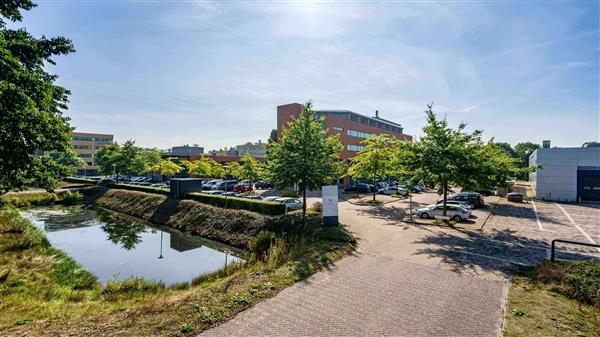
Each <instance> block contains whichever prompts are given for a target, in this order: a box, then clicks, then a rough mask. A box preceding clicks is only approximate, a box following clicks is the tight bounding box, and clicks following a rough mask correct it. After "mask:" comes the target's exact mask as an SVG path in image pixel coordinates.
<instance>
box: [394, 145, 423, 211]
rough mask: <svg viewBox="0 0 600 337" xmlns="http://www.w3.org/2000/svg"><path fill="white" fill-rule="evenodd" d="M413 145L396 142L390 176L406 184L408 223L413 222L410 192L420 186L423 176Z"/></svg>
mask: <svg viewBox="0 0 600 337" xmlns="http://www.w3.org/2000/svg"><path fill="white" fill-rule="evenodd" d="M417 154H418V152H417V149H416V145H415V143H412V142H397V144H396V146H395V147H394V155H393V156H392V164H391V165H392V169H391V174H392V175H393V176H394V177H396V178H398V179H400V180H403V181H405V182H406V186H405V187H406V188H407V189H408V197H409V212H410V213H409V214H410V221H413V202H412V192H413V188H414V187H415V186H416V185H417V184H422V183H424V181H423V180H422V179H423V177H424V176H425V174H424V173H423V171H422V168H421V166H420V162H419V157H418V155H417Z"/></svg>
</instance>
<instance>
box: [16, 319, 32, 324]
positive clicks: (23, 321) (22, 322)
mask: <svg viewBox="0 0 600 337" xmlns="http://www.w3.org/2000/svg"><path fill="white" fill-rule="evenodd" d="M30 321H31V320H29V319H18V320H16V321H15V324H16V325H25V324H27V323H29V322H30Z"/></svg>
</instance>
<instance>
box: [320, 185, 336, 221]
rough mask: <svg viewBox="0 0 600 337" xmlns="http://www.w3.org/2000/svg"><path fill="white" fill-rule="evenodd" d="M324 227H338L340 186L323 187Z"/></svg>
mask: <svg viewBox="0 0 600 337" xmlns="http://www.w3.org/2000/svg"><path fill="white" fill-rule="evenodd" d="M322 191H323V226H325V227H327V226H337V225H338V223H339V220H338V186H337V185H333V186H323V189H322Z"/></svg>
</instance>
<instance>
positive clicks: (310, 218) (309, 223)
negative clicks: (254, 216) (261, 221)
mask: <svg viewBox="0 0 600 337" xmlns="http://www.w3.org/2000/svg"><path fill="white" fill-rule="evenodd" d="M322 223H323V219H322V218H321V215H320V214H315V213H313V214H306V222H304V221H303V219H302V214H301V213H295V214H286V215H280V216H275V217H268V218H267V219H266V224H265V229H266V230H268V231H271V232H273V233H276V234H286V235H288V236H305V235H309V234H312V233H315V232H316V231H317V230H319V229H320V228H321V225H322Z"/></svg>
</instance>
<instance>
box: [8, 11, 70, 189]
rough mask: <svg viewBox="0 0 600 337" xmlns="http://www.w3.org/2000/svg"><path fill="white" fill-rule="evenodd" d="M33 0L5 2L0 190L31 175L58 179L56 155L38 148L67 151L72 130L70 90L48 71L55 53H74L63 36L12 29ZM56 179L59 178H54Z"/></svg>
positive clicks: (48, 182)
mask: <svg viewBox="0 0 600 337" xmlns="http://www.w3.org/2000/svg"><path fill="white" fill-rule="evenodd" d="M33 7H35V5H34V4H33V3H32V2H31V1H30V0H2V1H0V111H1V113H0V193H3V192H6V191H8V190H11V189H18V188H21V187H22V186H23V184H24V183H25V182H26V181H27V180H30V179H32V178H38V180H39V183H40V184H41V185H42V186H44V187H46V188H50V189H51V188H53V187H54V185H53V184H55V183H56V179H45V178H44V177H46V178H47V177H48V175H49V174H53V172H54V173H55V172H56V170H55V169H56V166H57V165H59V164H58V163H56V162H54V161H53V159H52V158H51V157H45V158H39V157H36V156H35V155H34V154H35V153H36V151H44V152H51V151H56V152H64V151H66V150H67V149H69V137H70V133H71V131H72V129H71V127H70V126H69V122H68V121H69V119H68V118H67V117H65V116H64V115H63V111H64V110H66V109H67V103H68V98H67V97H68V95H69V91H68V90H67V89H65V88H63V87H61V86H58V85H56V84H55V82H56V80H57V78H58V76H57V75H55V74H50V73H48V72H46V70H45V66H46V65H48V64H55V61H54V59H53V58H54V57H55V56H58V55H63V54H68V53H71V52H74V51H75V49H74V48H73V44H72V43H71V41H69V40H68V39H66V38H64V37H54V38H46V37H43V36H42V37H41V38H36V37H33V36H32V35H30V34H29V33H27V31H26V30H25V29H24V28H21V29H17V30H14V29H9V28H7V27H6V20H9V21H12V22H19V21H21V20H22V15H21V11H22V10H30V9H31V8H33ZM55 178H57V177H55Z"/></svg>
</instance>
